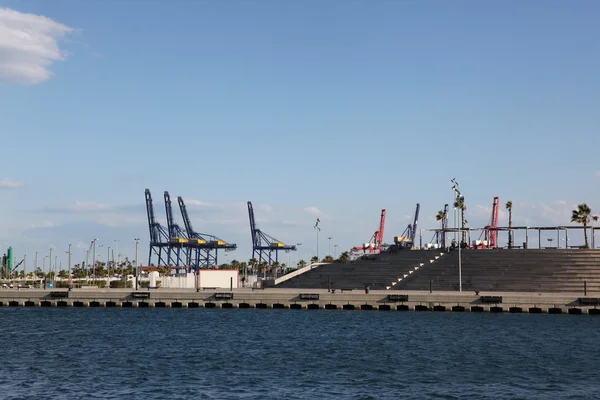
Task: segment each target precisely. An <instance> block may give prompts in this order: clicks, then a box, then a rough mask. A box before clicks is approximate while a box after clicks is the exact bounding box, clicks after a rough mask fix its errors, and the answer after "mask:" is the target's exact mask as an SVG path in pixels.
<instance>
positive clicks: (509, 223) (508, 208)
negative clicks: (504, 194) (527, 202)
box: [506, 200, 513, 249]
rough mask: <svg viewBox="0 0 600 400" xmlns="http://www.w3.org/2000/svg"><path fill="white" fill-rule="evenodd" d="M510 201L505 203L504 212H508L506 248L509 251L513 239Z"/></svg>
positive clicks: (511, 204)
mask: <svg viewBox="0 0 600 400" xmlns="http://www.w3.org/2000/svg"><path fill="white" fill-rule="evenodd" d="M512 208H513V203H512V201H510V200H509V201H507V202H506V211H508V248H509V249H511V248H512V245H513V237H512Z"/></svg>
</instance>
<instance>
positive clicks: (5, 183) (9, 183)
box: [0, 39, 25, 188]
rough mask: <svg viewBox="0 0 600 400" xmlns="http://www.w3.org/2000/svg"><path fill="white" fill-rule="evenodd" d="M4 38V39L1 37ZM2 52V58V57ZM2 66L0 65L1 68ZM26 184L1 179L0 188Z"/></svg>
mask: <svg viewBox="0 0 600 400" xmlns="http://www.w3.org/2000/svg"><path fill="white" fill-rule="evenodd" d="M0 40H2V39H0ZM1 56H2V55H1V53H0V58H1ZM1 68H2V67H0V69H1ZM23 186H25V183H23V182H20V181H14V180H12V179H0V188H19V187H23Z"/></svg>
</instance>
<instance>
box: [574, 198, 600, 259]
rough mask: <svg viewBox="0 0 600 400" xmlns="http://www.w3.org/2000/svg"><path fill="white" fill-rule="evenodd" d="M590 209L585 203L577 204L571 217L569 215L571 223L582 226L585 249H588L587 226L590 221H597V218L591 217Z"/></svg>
mask: <svg viewBox="0 0 600 400" xmlns="http://www.w3.org/2000/svg"><path fill="white" fill-rule="evenodd" d="M591 214H592V209H591V208H590V207H589V206H588V205H587V204H585V203H583V204H579V205H578V206H577V209H576V210H573V215H571V222H575V223H578V224H582V225H583V237H584V238H585V245H584V247H585V248H588V247H589V246H588V236H587V226H588V224H589V223H590V221H598V217H597V216H595V215H594V216H592V215H591Z"/></svg>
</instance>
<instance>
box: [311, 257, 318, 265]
mask: <svg viewBox="0 0 600 400" xmlns="http://www.w3.org/2000/svg"><path fill="white" fill-rule="evenodd" d="M318 262H319V257H317V256H313V257H312V258H311V259H310V263H311V264H314V263H318Z"/></svg>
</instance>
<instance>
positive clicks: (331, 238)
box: [327, 236, 333, 257]
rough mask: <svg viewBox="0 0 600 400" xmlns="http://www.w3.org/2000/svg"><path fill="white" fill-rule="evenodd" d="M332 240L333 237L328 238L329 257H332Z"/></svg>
mask: <svg viewBox="0 0 600 400" xmlns="http://www.w3.org/2000/svg"><path fill="white" fill-rule="evenodd" d="M331 239H333V238H332V237H331V236H329V237H328V238H327V240H329V257H331Z"/></svg>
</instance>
